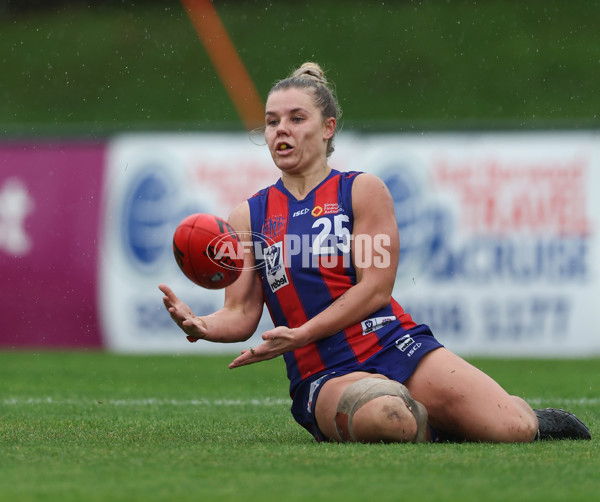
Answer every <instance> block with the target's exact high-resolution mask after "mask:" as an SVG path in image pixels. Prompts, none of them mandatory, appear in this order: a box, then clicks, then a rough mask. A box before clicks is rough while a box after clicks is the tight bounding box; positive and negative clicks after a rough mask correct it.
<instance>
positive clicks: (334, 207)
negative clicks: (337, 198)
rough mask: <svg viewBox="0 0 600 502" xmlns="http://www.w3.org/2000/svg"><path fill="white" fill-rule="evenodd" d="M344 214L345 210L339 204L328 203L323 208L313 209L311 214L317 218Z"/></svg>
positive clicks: (316, 207)
mask: <svg viewBox="0 0 600 502" xmlns="http://www.w3.org/2000/svg"><path fill="white" fill-rule="evenodd" d="M343 212H344V208H343V207H342V206H340V205H339V204H338V203H337V202H326V203H325V204H323V205H322V206H315V207H313V210H312V211H311V212H310V214H312V215H313V216H314V217H315V218H316V217H317V216H322V215H325V214H338V213H343Z"/></svg>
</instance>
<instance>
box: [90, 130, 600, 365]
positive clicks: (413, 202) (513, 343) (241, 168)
mask: <svg viewBox="0 0 600 502" xmlns="http://www.w3.org/2000/svg"><path fill="white" fill-rule="evenodd" d="M598 139H599V136H598V134H595V133H586V132H576V133H543V134H542V133H519V134H516V133H515V134H509V133H506V134H498V133H493V134H492V133H490V134H427V135H404V134H389V135H357V134H356V135H355V134H350V133H346V134H341V135H340V136H339V138H338V139H337V142H336V151H335V153H334V154H333V156H332V158H331V165H332V167H334V168H336V169H339V170H342V171H348V170H360V171H368V172H372V173H374V174H376V175H378V176H380V177H381V178H382V179H383V180H384V181H385V182H386V184H387V186H388V188H389V190H390V192H391V194H392V197H393V200H394V203H395V208H396V219H397V222H398V229H399V233H400V247H401V254H400V264H399V267H398V273H397V280H396V287H395V290H394V297H395V298H396V299H397V300H398V302H399V303H400V304H401V305H403V306H404V308H405V310H407V311H408V312H409V313H411V314H412V316H413V318H414V319H415V321H416V322H418V323H425V324H429V325H430V326H431V327H432V329H433V331H434V333H435V334H436V336H437V337H438V338H439V339H440V341H442V343H444V344H446V345H447V346H448V348H450V349H451V350H453V351H455V352H457V353H460V354H462V355H494V356H499V355H509V356H557V357H561V356H567V357H568V356H576V355H590V354H597V353H600V328H599V327H598V326H599V325H600V313H599V309H598V308H597V307H596V304H597V301H598V298H600V280H599V273H600V270H599V269H600V256H599V255H600V249H599V248H600V244H599V242H598V231H599V230H600V229H599V222H598V217H599V215H600V207H599V206H600V146H599V141H598ZM106 168H107V171H106V178H105V185H104V206H103V219H102V221H103V228H102V231H101V234H102V239H101V242H100V253H101V261H100V273H99V277H100V283H99V285H100V293H99V296H100V313H101V319H102V324H103V333H104V336H105V340H106V342H107V344H108V346H109V347H110V348H111V349H113V350H117V351H125V352H149V351H160V352H163V351H168V352H179V351H185V352H188V351H192V352H209V351H210V352H214V351H221V352H222V351H226V352H236V351H238V350H240V349H241V348H247V347H249V346H251V345H255V344H256V343H258V337H259V336H260V334H261V333H262V331H263V330H265V329H268V328H269V327H271V323H270V320H269V319H268V316H266V315H264V316H263V321H262V322H261V325H260V326H259V329H258V331H257V333H256V334H255V339H254V340H249V341H248V342H244V343H240V344H233V345H217V344H210V343H208V342H199V343H197V344H193V345H190V344H189V343H188V342H187V341H186V340H185V337H184V336H183V335H182V334H181V332H179V329H178V328H177V327H176V326H175V325H174V324H173V322H172V321H171V319H170V317H169V315H168V313H167V312H166V311H165V310H164V307H163V305H162V293H160V291H158V289H157V286H158V284H159V283H161V282H162V283H166V284H168V285H169V286H171V287H172V288H173V290H174V291H175V292H176V293H177V294H178V295H179V296H180V297H181V298H182V300H183V301H185V302H186V303H188V304H189V305H190V307H191V308H192V309H193V310H194V311H195V313H197V314H207V313H211V312H213V311H215V310H217V309H218V308H220V307H221V305H222V301H223V296H222V291H209V290H204V289H202V288H199V287H198V286H195V285H193V284H192V283H191V282H190V281H189V280H188V279H186V278H185V277H184V276H183V274H182V273H181V272H180V271H179V269H178V268H177V265H176V262H175V260H174V258H173V254H172V248H171V239H172V235H173V232H174V230H175V227H176V226H177V223H178V222H179V221H181V219H183V217H184V216H186V215H188V214H192V213H194V212H207V213H212V214H215V215H217V216H221V217H223V218H227V216H228V214H229V212H230V211H231V210H232V209H233V208H234V207H235V206H236V205H237V204H239V203H241V202H242V201H244V200H245V199H246V198H248V197H249V196H251V195H252V194H253V193H255V192H256V191H257V190H258V189H260V188H262V187H264V186H266V185H269V184H271V183H273V182H274V181H275V180H276V179H277V178H278V171H277V169H276V167H275V166H274V165H273V163H272V161H271V159H270V156H269V153H268V150H267V148H266V146H264V145H261V144H260V142H259V141H251V138H249V137H248V135H245V134H214V135H210V134H209V135H206V134H202V135H127V136H122V137H119V138H116V139H115V140H114V141H112V142H111V144H110V147H109V153H108V157H107V166H106Z"/></svg>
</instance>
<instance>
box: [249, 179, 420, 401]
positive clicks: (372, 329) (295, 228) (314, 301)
mask: <svg viewBox="0 0 600 502" xmlns="http://www.w3.org/2000/svg"><path fill="white" fill-rule="evenodd" d="M359 174H360V173H359V172H347V173H342V172H339V171H336V170H332V171H331V173H330V174H329V176H328V177H327V178H326V179H325V180H323V181H322V182H321V183H320V184H319V185H318V186H317V187H315V188H314V189H313V190H312V191H311V192H310V193H309V194H308V195H307V196H306V197H305V198H304V199H302V200H297V199H296V198H295V197H294V196H293V195H292V194H290V193H289V192H288V190H287V189H286V188H285V187H284V185H283V183H282V181H281V179H280V180H279V181H278V182H277V183H275V184H274V185H271V186H269V187H267V188H265V189H263V190H261V191H260V192H258V193H257V194H255V195H254V196H253V197H251V198H250V199H249V200H248V203H249V205H250V219H251V226H252V234H253V245H254V254H255V257H256V265H257V270H258V272H259V274H260V276H261V280H262V286H263V291H264V296H265V303H266V305H267V307H268V309H269V313H270V315H271V319H272V320H273V323H274V325H275V326H287V327H290V328H295V327H298V326H301V325H302V324H304V323H305V322H306V321H307V320H309V319H310V318H312V317H314V316H316V315H317V314H319V313H320V312H322V311H323V310H325V309H326V308H327V307H328V306H329V305H331V303H332V302H333V301H334V300H335V299H336V298H338V297H340V296H341V295H342V294H343V293H344V292H345V291H346V290H347V289H349V288H351V287H352V286H353V285H354V284H356V270H355V268H354V265H353V263H352V260H351V253H350V244H351V240H352V238H353V235H352V230H353V221H354V218H353V212H352V184H353V182H354V180H355V179H356V177H357V176H358V175H359ZM414 326H415V323H414V322H413V320H412V319H411V317H410V315H409V314H407V313H405V312H404V310H403V309H402V307H401V306H400V305H399V304H398V303H397V302H396V301H395V300H393V299H392V301H391V302H390V304H389V305H387V306H386V307H384V308H383V309H381V310H379V311H377V312H373V313H372V314H371V315H370V316H369V318H367V319H364V320H363V321H362V322H359V323H357V324H355V325H352V326H349V327H347V328H346V329H344V330H342V331H340V332H338V333H335V334H334V335H332V336H329V337H327V338H324V339H322V340H319V341H317V342H314V343H311V344H309V345H307V346H305V347H302V348H300V349H297V350H295V351H293V352H289V353H287V354H285V355H284V359H285V362H286V365H287V373H288V377H289V379H290V390H291V393H292V395H293V393H294V389H295V387H296V385H297V384H298V383H300V382H301V381H302V380H304V379H306V378H308V377H311V376H314V375H316V374H319V373H322V372H329V371H333V370H335V368H336V367H342V366H343V367H348V366H352V365H353V364H360V363H362V362H363V361H365V360H366V359H368V358H369V357H371V356H372V355H374V354H375V353H377V352H378V351H379V350H381V349H382V348H383V347H384V346H386V344H387V343H389V342H391V341H392V342H393V340H396V339H398V336H401V331H402V330H407V329H410V328H412V327H414ZM399 330H400V331H399Z"/></svg>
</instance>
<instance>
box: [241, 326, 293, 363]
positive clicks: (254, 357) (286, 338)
mask: <svg viewBox="0 0 600 502" xmlns="http://www.w3.org/2000/svg"><path fill="white" fill-rule="evenodd" d="M262 339H263V340H264V342H263V343H261V344H260V345H258V346H257V347H254V348H251V349H248V350H242V354H241V355H240V356H238V357H237V358H236V359H234V360H233V361H232V362H231V364H230V365H229V369H233V368H239V367H240V366H246V365H248V364H253V363H258V362H260V361H267V360H269V359H273V358H274V357H277V356H280V355H282V354H285V353H286V352H290V351H291V350H294V349H297V348H298V347H299V346H298V340H297V337H294V330H293V329H292V328H288V327H286V326H278V327H277V328H273V329H271V330H269V331H265V332H264V333H263V335H262Z"/></svg>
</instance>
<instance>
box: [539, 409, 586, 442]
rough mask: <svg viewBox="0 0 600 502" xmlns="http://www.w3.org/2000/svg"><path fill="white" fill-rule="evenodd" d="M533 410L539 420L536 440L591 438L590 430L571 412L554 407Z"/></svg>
mask: <svg viewBox="0 0 600 502" xmlns="http://www.w3.org/2000/svg"><path fill="white" fill-rule="evenodd" d="M533 411H534V412H535V414H536V416H537V418H538V422H539V429H538V433H537V435H536V437H535V439H536V440H542V439H592V435H591V434H590V430H589V429H588V428H587V427H586V425H585V424H584V423H583V422H582V421H581V420H579V419H578V418H577V417H576V416H575V415H573V413H569V412H568V411H565V410H559V409H556V408H545V409H543V410H533Z"/></svg>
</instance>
